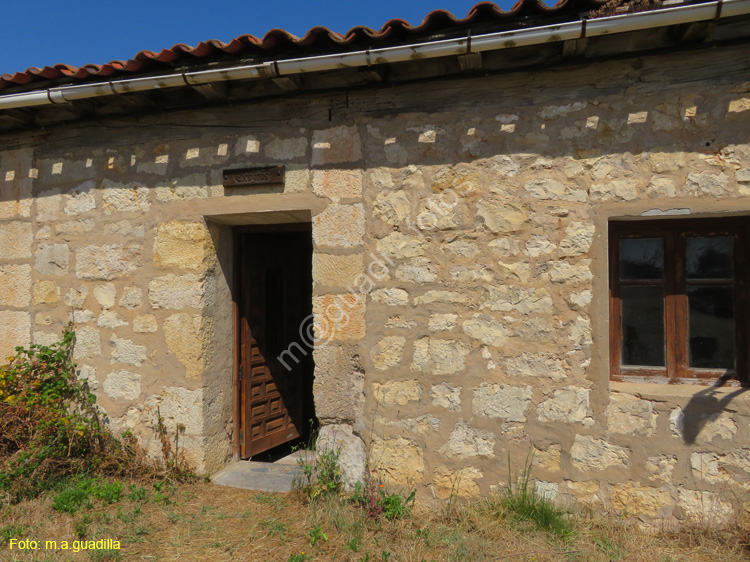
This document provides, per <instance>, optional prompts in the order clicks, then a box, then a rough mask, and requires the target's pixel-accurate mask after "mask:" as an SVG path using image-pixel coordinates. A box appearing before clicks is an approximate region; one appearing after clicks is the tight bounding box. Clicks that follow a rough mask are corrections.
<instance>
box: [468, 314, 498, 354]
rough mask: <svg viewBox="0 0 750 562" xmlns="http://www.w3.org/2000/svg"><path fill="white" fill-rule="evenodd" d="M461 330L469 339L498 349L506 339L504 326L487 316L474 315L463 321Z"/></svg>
mask: <svg viewBox="0 0 750 562" xmlns="http://www.w3.org/2000/svg"><path fill="white" fill-rule="evenodd" d="M463 329H464V333H466V335H468V336H469V337H471V338H474V339H477V340H479V341H481V342H482V343H483V344H484V345H491V346H494V347H500V346H501V345H502V344H503V343H505V340H506V337H507V332H506V329H505V326H503V325H502V324H501V323H500V322H499V321H498V320H497V319H495V318H494V317H493V316H490V315H489V314H474V315H473V316H472V317H471V318H470V319H468V320H465V321H464V323H463Z"/></svg>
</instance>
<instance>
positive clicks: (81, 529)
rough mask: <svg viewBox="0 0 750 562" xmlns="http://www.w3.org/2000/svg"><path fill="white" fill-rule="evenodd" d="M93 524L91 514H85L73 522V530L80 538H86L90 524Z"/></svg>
mask: <svg viewBox="0 0 750 562" xmlns="http://www.w3.org/2000/svg"><path fill="white" fill-rule="evenodd" d="M90 524H91V515H89V514H86V515H83V516H82V517H81V518H80V519H78V520H77V521H76V522H75V523H74V524H73V530H74V531H75V533H76V536H77V537H78V538H79V539H85V538H86V536H87V535H88V532H89V525H90Z"/></svg>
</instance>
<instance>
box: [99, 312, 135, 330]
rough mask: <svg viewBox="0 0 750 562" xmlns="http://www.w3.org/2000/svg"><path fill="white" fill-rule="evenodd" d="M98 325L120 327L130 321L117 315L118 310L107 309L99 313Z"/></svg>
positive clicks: (101, 326)
mask: <svg viewBox="0 0 750 562" xmlns="http://www.w3.org/2000/svg"><path fill="white" fill-rule="evenodd" d="M96 325H97V326H99V327H100V328H111V329H114V328H118V327H120V326H127V325H128V323H127V322H125V321H124V320H122V319H120V318H119V317H118V316H117V313H116V312H112V311H111V310H105V311H104V312H102V313H101V314H100V315H99V318H98V319H97V321H96Z"/></svg>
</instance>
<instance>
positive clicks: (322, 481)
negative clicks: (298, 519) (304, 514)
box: [295, 449, 342, 500]
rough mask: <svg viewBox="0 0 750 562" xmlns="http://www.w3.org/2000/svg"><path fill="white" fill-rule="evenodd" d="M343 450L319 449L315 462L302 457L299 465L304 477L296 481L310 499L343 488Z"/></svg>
mask: <svg viewBox="0 0 750 562" xmlns="http://www.w3.org/2000/svg"><path fill="white" fill-rule="evenodd" d="M340 455H341V451H337V450H333V449H326V450H323V451H318V456H317V459H316V461H315V462H313V461H311V460H309V459H306V458H304V457H300V458H298V459H297V465H298V466H299V467H300V468H301V469H302V477H301V479H300V480H297V481H295V486H296V487H297V488H298V489H300V490H302V492H303V493H304V494H305V495H307V496H308V497H309V498H310V499H313V500H315V499H318V498H321V497H323V496H328V495H332V494H336V493H338V492H339V491H340V490H341V486H342V483H341V467H340V466H339V456H340Z"/></svg>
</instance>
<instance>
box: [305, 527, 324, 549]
mask: <svg viewBox="0 0 750 562" xmlns="http://www.w3.org/2000/svg"><path fill="white" fill-rule="evenodd" d="M307 535H308V536H309V537H310V546H315V544H316V543H317V542H319V541H328V535H326V534H325V533H324V532H323V529H322V527H321V526H320V525H315V527H313V528H312V529H310V530H309V531H308V532H307Z"/></svg>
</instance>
